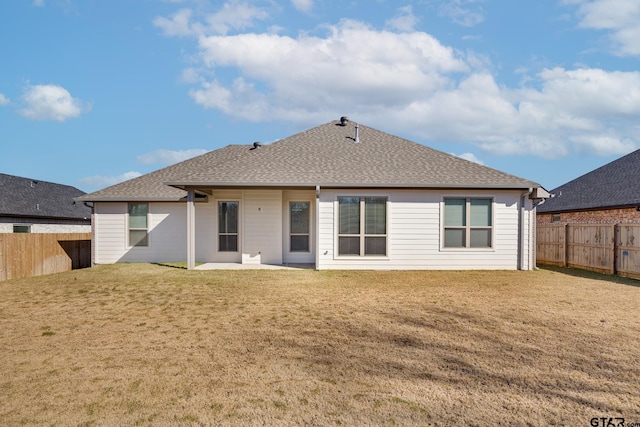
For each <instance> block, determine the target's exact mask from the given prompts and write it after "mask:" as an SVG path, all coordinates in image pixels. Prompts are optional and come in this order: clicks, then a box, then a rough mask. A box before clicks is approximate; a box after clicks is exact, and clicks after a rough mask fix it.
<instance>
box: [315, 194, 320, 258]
mask: <svg viewBox="0 0 640 427" xmlns="http://www.w3.org/2000/svg"><path fill="white" fill-rule="evenodd" d="M315 211H316V212H315V213H316V215H315V217H316V221H315V226H314V228H315V236H313V238H314V241H315V247H316V268H315V269H316V270H320V267H319V266H320V186H319V185H316V209H315Z"/></svg>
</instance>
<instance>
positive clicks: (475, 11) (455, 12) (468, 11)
mask: <svg viewBox="0 0 640 427" xmlns="http://www.w3.org/2000/svg"><path fill="white" fill-rule="evenodd" d="M483 1H484V0H445V1H443V2H442V4H441V5H440V14H441V15H443V16H446V17H449V18H450V19H451V20H452V21H453V22H454V23H456V24H458V25H462V26H464V27H473V26H474V25H478V24H480V23H481V22H482V21H484V10H483V9H482V7H481V6H479V5H477V3H481V2H483Z"/></svg>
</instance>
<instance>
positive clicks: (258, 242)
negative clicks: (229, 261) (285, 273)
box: [242, 190, 283, 264]
mask: <svg viewBox="0 0 640 427" xmlns="http://www.w3.org/2000/svg"><path fill="white" fill-rule="evenodd" d="M243 203H244V210H243V222H244V227H243V230H244V233H243V235H242V241H243V243H242V263H243V264H282V217H283V214H282V191H280V190H245V191H244V197H243Z"/></svg>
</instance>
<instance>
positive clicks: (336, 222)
mask: <svg viewBox="0 0 640 427" xmlns="http://www.w3.org/2000/svg"><path fill="white" fill-rule="evenodd" d="M340 197H359V198H360V199H361V200H360V203H364V202H363V201H362V199H364V198H366V197H383V198H385V199H386V204H385V209H386V220H387V221H386V231H387V232H386V233H385V234H365V233H364V230H365V228H364V214H361V215H360V230H362V233H360V234H353V235H349V234H340V202H339V201H338V199H339V198H340ZM389 199H390V197H389V195H388V194H378V193H373V194H371V193H361V192H358V193H356V194H354V193H353V192H348V193H340V194H337V195H336V199H335V200H334V202H333V230H334V233H333V254H334V255H333V259H335V260H358V261H361V262H366V261H368V260H376V261H389V260H390V256H389V248H390V244H389V242H390V240H391V237H390V235H391V232H390V231H391V228H390V227H391V202H390V200H389ZM344 236H346V237H349V236H352V237H360V236H363V238H361V239H360V253H361V254H362V255H340V237H344ZM364 237H385V245H386V246H385V253H386V255H365V254H364V240H365V239H364Z"/></svg>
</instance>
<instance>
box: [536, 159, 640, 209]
mask: <svg viewBox="0 0 640 427" xmlns="http://www.w3.org/2000/svg"><path fill="white" fill-rule="evenodd" d="M551 194H553V197H551V198H549V199H547V200H546V201H545V202H544V203H542V204H540V205H538V208H537V210H538V212H541V213H551V212H566V211H576V210H590V209H602V208H618V207H625V206H640V150H636V151H634V152H633V153H630V154H627V155H626V156H624V157H621V158H619V159H618V160H614V161H613V162H611V163H608V164H606V165H604V166H602V167H599V168H598V169H595V170H593V171H591V172H589V173H587V174H585V175H582V176H581V177H579V178H576V179H574V180H573V181H570V182H568V183H566V184H563V185H561V186H560V187H558V188H556V189H554V190H551Z"/></svg>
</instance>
